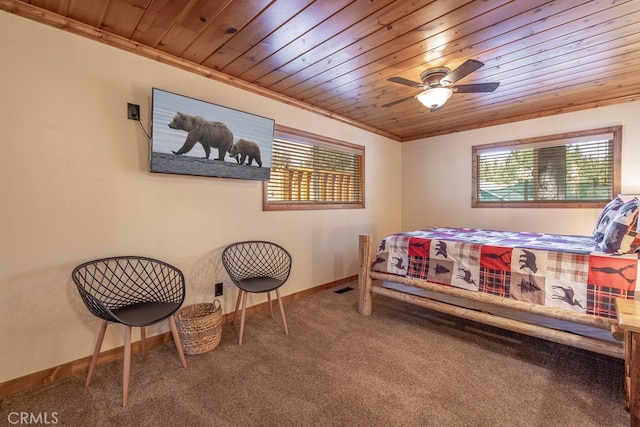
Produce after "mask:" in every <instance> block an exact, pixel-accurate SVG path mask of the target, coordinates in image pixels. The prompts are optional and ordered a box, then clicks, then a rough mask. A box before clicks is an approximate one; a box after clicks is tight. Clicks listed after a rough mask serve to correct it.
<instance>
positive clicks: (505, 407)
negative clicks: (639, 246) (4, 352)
mask: <svg viewBox="0 0 640 427" xmlns="http://www.w3.org/2000/svg"><path fill="white" fill-rule="evenodd" d="M334 291H335V289H333V290H328V291H325V292H322V293H319V294H316V295H313V296H310V297H306V298H303V299H301V300H298V301H295V302H293V303H291V304H288V305H287V306H286V307H285V308H286V313H287V320H288V324H289V333H290V335H289V336H286V335H284V332H283V329H282V327H281V325H280V320H279V317H278V316H277V312H276V313H275V315H276V317H274V319H270V318H269V317H268V316H267V315H266V314H264V313H261V314H258V315H256V316H253V317H251V318H248V319H247V324H246V328H245V337H244V343H243V345H242V346H238V345H237V331H238V328H234V327H233V326H232V325H230V324H226V325H224V328H223V337H222V342H221V343H220V345H219V346H218V347H217V348H216V349H214V350H213V351H211V352H209V353H206V354H202V355H198V356H187V363H188V365H189V366H188V368H187V369H183V368H182V367H181V365H180V363H179V361H178V357H177V353H176V351H175V347H173V343H169V344H166V345H164V346H162V347H159V348H156V349H153V350H152V351H151V352H150V353H149V355H148V356H147V359H146V360H142V358H141V357H140V356H139V355H134V356H133V360H132V369H131V389H130V395H129V407H128V408H122V406H121V399H122V396H121V387H122V379H121V377H122V375H121V371H122V364H121V362H120V361H118V362H114V363H111V364H108V365H104V366H99V367H98V368H97V370H96V374H95V377H94V379H93V381H92V385H91V387H90V388H89V389H86V388H85V387H84V381H85V374H84V373H82V374H78V375H75V376H73V377H70V378H67V379H63V380H60V381H57V382H55V383H53V384H48V385H45V386H42V387H39V388H37V389H34V390H31V391H28V392H23V393H19V394H16V395H12V396H9V397H7V398H5V399H3V400H2V402H1V403H0V417H1V418H0V425H11V423H9V422H8V421H9V419H10V418H8V417H9V414H10V413H12V412H13V413H15V412H27V413H33V414H46V415H47V416H48V417H49V419H51V417H52V416H53V413H55V417H56V420H57V421H58V424H57V425H62V426H134V425H135V426H382V425H384V426H387V425H394V426H395V425H402V426H456V427H457V426H509V427H512V426H553V427H556V426H581V427H586V426H626V425H628V424H629V415H628V413H627V412H626V411H625V410H624V386H623V376H624V364H623V362H622V361H621V360H618V359H614V358H610V357H607V356H601V355H597V354H592V353H589V352H586V351H582V350H577V349H573V348H569V347H565V346H562V345H557V344H553V343H548V342H545V341H541V340H538V339H535V338H529V337H524V336H521V335H518V334H514V333H509V332H505V331H501V330H499V329H494V328H491V327H487V326H482V325H479V324H475V323H473V322H467V321H463V320H459V319H456V318H453V317H449V316H446V315H442V314H437V313H434V312H431V311H428V310H426V309H422V308H418V307H414V306H410V305H407V304H405V303H401V302H398V301H394V300H390V299H386V298H384V297H381V296H375V297H374V308H373V314H372V315H371V316H368V317H365V316H361V315H359V314H358V313H357V311H356V304H357V301H356V298H357V291H356V290H353V291H350V292H346V293H343V294H337V293H335V292H334ZM13 417H14V419H15V415H13Z"/></svg>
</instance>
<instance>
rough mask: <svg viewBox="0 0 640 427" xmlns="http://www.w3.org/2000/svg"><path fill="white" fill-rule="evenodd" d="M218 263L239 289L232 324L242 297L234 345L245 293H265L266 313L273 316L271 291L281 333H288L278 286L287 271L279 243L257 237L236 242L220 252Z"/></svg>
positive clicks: (286, 256) (287, 256)
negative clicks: (267, 307) (273, 292)
mask: <svg viewBox="0 0 640 427" xmlns="http://www.w3.org/2000/svg"><path fill="white" fill-rule="evenodd" d="M222 264H223V265H224V268H225V270H227V273H229V277H231V280H232V281H233V283H234V284H235V285H236V286H237V287H238V288H239V289H240V292H239V293H238V299H237V301H236V311H235V312H234V315H233V323H234V324H235V322H236V316H237V314H238V309H239V307H240V299H241V298H242V301H243V302H242V314H241V320H240V339H239V341H238V344H240V345H242V335H243V333H244V319H245V311H246V308H247V294H248V293H249V292H251V293H266V294H267V299H268V301H269V312H270V314H271V317H273V307H272V303H271V291H275V293H276V297H277V299H278V306H279V307H280V315H281V316H282V323H283V324H284V332H285V333H286V334H287V335H289V330H288V329H287V319H286V318H285V315H284V307H283V305H282V299H281V298H280V289H279V288H280V286H282V285H283V284H284V283H285V282H286V281H287V279H288V278H289V273H290V272H291V255H290V254H289V252H287V250H286V249H284V248H283V247H282V246H280V245H277V244H275V243H271V242H265V241H257V240H252V241H245V242H238V243H233V244H231V245H229V246H227V247H226V248H225V249H224V251H222Z"/></svg>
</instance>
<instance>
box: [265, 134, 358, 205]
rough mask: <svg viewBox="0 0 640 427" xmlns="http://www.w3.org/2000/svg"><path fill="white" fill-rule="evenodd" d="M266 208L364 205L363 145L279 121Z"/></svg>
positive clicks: (266, 187) (266, 194)
mask: <svg viewBox="0 0 640 427" xmlns="http://www.w3.org/2000/svg"><path fill="white" fill-rule="evenodd" d="M263 194H264V196H263V210H265V211H267V210H301V209H344V208H363V207H364V147H362V146H359V145H355V144H349V143H346V142H342V141H337V140H334V139H330V138H325V137H322V136H319V135H314V134H311V133H308V132H303V131H299V130H295V129H291V128H287V127H284V126H279V125H277V126H276V129H275V135H274V143H273V157H272V165H271V179H270V180H269V182H265V183H264V189H263Z"/></svg>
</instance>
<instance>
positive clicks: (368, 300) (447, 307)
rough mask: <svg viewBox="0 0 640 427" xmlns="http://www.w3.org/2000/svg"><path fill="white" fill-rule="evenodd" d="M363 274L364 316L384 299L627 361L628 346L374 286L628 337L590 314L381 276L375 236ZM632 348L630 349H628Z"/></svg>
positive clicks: (366, 243)
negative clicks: (384, 283) (376, 300)
mask: <svg viewBox="0 0 640 427" xmlns="http://www.w3.org/2000/svg"><path fill="white" fill-rule="evenodd" d="M359 246H360V271H359V274H358V312H359V313H360V314H363V315H369V314H371V309H372V307H371V306H372V295H373V294H378V295H384V296H387V297H389V298H394V299H397V300H400V301H405V302H407V303H410V304H414V305H418V306H420V307H424V308H428V309H431V310H435V311H439V312H442V313H446V314H450V315H453V316H457V317H461V318H464V319H469V320H473V321H476V322H479V323H484V324H487V325H491V326H495V327H498V328H502V329H506V330H509V331H514V332H518V333H521V334H525V335H530V336H533V337H537V338H542V339H544V340H547V341H553V342H556V343H560V344H565V345H569V346H572V347H576V348H580V349H583V350H588V351H591V352H595V353H600V354H605V355H608V356H612V357H616V358H619V359H625V352H624V347H625V346H624V345H622V343H621V344H619V345H616V344H615V343H613V342H608V341H603V340H599V339H596V338H589V337H584V336H581V335H577V334H574V333H571V332H565V331H560V330H556V329H551V328H547V327H545V326H540V325H535V324H531V323H526V322H523V321H519V320H514V319H508V318H505V317H500V316H498V315H494V314H490V313H487V312H482V311H477V310H473V309H468V308H463V307H459V306H456V305H452V304H448V303H445V302H440V301H436V300H433V299H430V298H426V297H422V296H417V295H413V294H409V293H405V292H401V291H398V290H395V289H389V288H385V287H383V286H382V285H381V284H380V283H374V280H378V281H388V282H394V283H400V284H403V285H408V286H413V287H416V288H420V289H425V290H427V291H432V292H437V293H440V294H444V295H450V296H454V297H461V298H465V299H467V300H471V301H477V302H482V303H488V304H492V305H494V306H496V307H503V308H510V309H515V310H519V311H522V312H528V313H531V314H536V315H540V316H546V317H550V318H554V319H559V320H564V321H568V322H573V323H577V324H582V325H586V326H591V327H595V328H599V329H604V330H608V331H611V333H612V334H613V337H614V338H615V339H617V340H619V341H623V340H624V338H625V334H624V333H623V331H622V330H621V329H620V328H619V327H618V323H617V321H616V320H615V319H606V318H602V317H597V316H593V315H590V314H583V313H575V312H571V311H567V310H561V309H557V308H553V307H546V306H542V305H536V304H532V303H528V302H525V301H516V300H512V299H509V298H503V297H499V296H496V295H490V294H484V293H478V292H473V291H469V290H466V289H460V288H454V287H449V286H442V285H439V284H436V283H431V282H427V281H425V280H420V279H415V278H411V277H401V276H396V275H393V274H388V273H380V272H376V271H372V270H371V266H372V264H373V253H372V250H371V235H370V234H360V236H359ZM627 347H628V346H627Z"/></svg>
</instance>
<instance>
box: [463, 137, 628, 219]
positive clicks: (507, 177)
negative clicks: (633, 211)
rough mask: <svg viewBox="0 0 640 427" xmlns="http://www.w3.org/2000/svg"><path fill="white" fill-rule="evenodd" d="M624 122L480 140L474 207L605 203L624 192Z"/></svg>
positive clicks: (474, 150)
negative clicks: (494, 140) (490, 141)
mask: <svg viewBox="0 0 640 427" xmlns="http://www.w3.org/2000/svg"><path fill="white" fill-rule="evenodd" d="M621 133H622V127H621V126H618V127H610V128H602V129H593V130H588V131H581V132H573V133H567V134H561V135H551V136H546V137H538V138H529V139H524V140H517V141H507V142H500V143H495V144H486V145H477V146H474V147H473V148H472V157H473V165H472V169H473V175H472V176H473V196H472V198H473V199H472V206H473V207H549V208H556V207H579V208H596V207H602V206H604V204H606V203H607V202H609V201H610V200H611V199H613V198H614V197H615V195H616V194H618V193H619V192H620V152H621V151H620V150H621Z"/></svg>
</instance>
